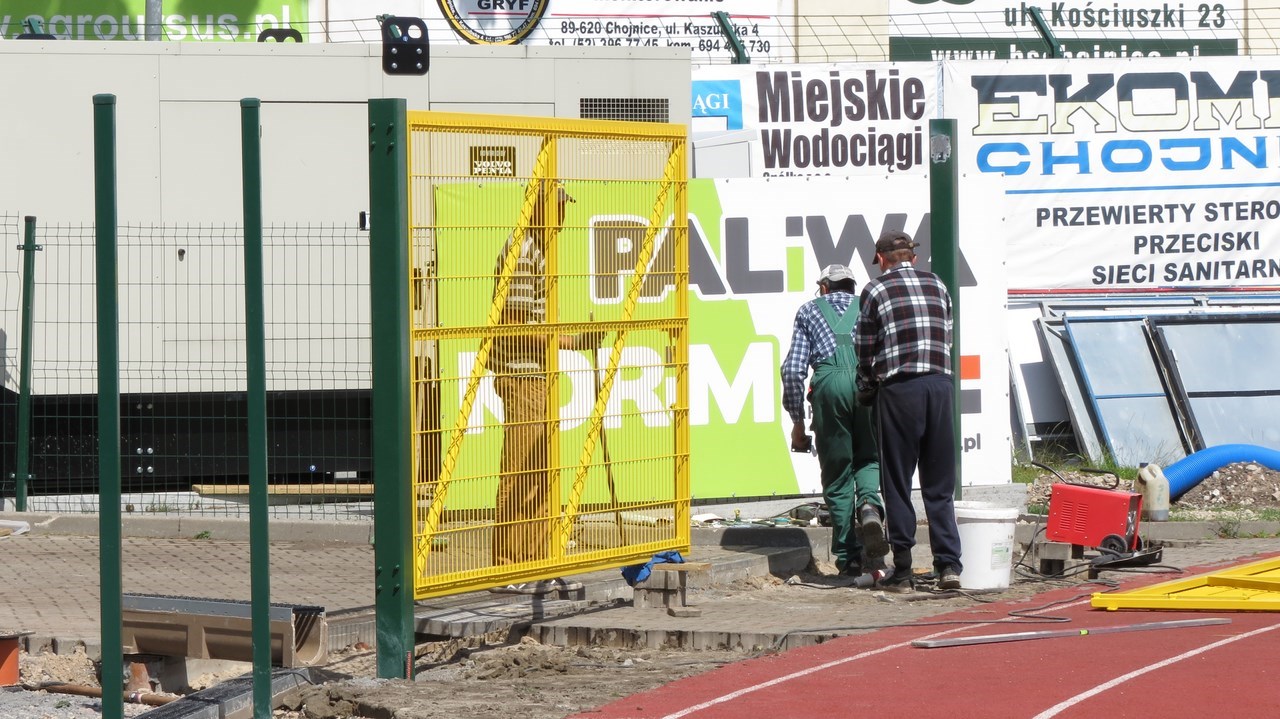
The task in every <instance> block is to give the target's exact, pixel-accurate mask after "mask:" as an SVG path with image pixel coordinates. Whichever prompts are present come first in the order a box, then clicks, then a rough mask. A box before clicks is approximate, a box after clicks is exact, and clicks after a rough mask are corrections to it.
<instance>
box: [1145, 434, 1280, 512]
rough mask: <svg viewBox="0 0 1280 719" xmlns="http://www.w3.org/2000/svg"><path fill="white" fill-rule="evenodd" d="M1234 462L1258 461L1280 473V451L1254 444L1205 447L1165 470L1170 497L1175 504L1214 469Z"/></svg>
mask: <svg viewBox="0 0 1280 719" xmlns="http://www.w3.org/2000/svg"><path fill="white" fill-rule="evenodd" d="M1235 462H1257V463H1258V464H1261V465H1264V466H1266V467H1267V468H1268V469H1274V470H1280V452H1277V451H1276V450H1274V449H1270V448H1267V447H1258V446H1256V445H1252V444H1220V445H1218V446H1217V447H1206V448H1205V449H1202V450H1200V451H1199V452H1196V453H1195V454H1192V455H1188V456H1187V457H1185V458H1183V459H1180V460H1178V461H1177V462H1174V463H1173V464H1171V465H1170V466H1168V467H1166V468H1165V470H1164V476H1165V478H1166V479H1168V480H1169V496H1170V497H1171V498H1172V499H1173V501H1175V502H1176V501H1178V500H1179V499H1181V498H1182V495H1184V494H1186V493H1187V492H1190V491H1191V489H1192V487H1195V486H1196V485H1197V484H1200V482H1202V481H1204V478H1205V477H1208V476H1209V475H1211V474H1213V473H1214V471H1215V470H1217V469H1219V468H1220V467H1225V466H1227V465H1228V464H1233V463H1235Z"/></svg>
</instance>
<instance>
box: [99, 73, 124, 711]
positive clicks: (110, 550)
mask: <svg viewBox="0 0 1280 719" xmlns="http://www.w3.org/2000/svg"><path fill="white" fill-rule="evenodd" d="M93 196H94V235H95V238H96V244H97V249H96V257H97V277H96V280H97V285H98V287H97V290H98V291H97V299H98V538H99V540H100V541H99V556H98V572H99V578H98V582H99V584H100V585H101V589H102V600H101V610H102V717H103V719H123V716H124V654H123V652H124V648H123V646H122V644H121V641H122V638H123V637H122V635H123V633H124V615H123V613H122V607H121V604H122V602H123V596H122V591H123V589H122V585H123V580H122V571H123V565H122V563H121V559H120V549H121V547H120V534H121V531H120V307H119V304H118V300H119V296H118V288H117V267H116V261H117V258H116V244H117V237H116V231H117V230H116V96H115V95H108V94H103V95H94V96H93Z"/></svg>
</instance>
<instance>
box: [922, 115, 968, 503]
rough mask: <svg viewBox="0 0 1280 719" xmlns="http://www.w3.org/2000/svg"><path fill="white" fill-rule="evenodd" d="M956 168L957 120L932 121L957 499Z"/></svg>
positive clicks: (933, 235) (933, 219)
mask: <svg viewBox="0 0 1280 719" xmlns="http://www.w3.org/2000/svg"><path fill="white" fill-rule="evenodd" d="M959 188H960V183H959V180H958V172H957V171H956V121H955V120H930V121H929V237H930V240H931V241H932V250H933V257H932V260H931V263H930V266H931V267H932V269H933V271H934V272H936V273H937V274H938V276H939V277H941V278H942V281H943V282H944V283H945V284H946V285H947V291H948V292H950V293H951V317H952V323H951V378H952V385H953V387H954V389H953V394H954V398H953V402H952V406H953V415H952V421H953V423H954V428H955V438H954V440H953V442H954V444H955V462H956V493H955V496H956V499H960V496H961V488H960V487H961V484H962V481H961V480H962V479H963V476H962V474H963V473H962V471H961V470H962V468H961V464H960V441H961V437H962V436H963V435H962V433H961V431H960V262H959V258H960V228H959V225H960V213H959V209H960V206H959V203H958V202H957V200H956V198H957V193H958V192H959Z"/></svg>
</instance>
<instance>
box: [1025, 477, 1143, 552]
mask: <svg viewBox="0 0 1280 719" xmlns="http://www.w3.org/2000/svg"><path fill="white" fill-rule="evenodd" d="M1141 517H1142V495H1141V494H1135V493H1134V492H1125V491H1121V490H1116V489H1103V488H1101V487H1090V486H1088V485H1083V484H1069V483H1059V484H1055V485H1053V486H1052V487H1050V488H1049V522H1048V525H1047V527H1046V528H1045V538H1046V539H1048V540H1049V541H1050V542H1063V543H1065V544H1075V545H1079V546H1082V547H1097V548H1099V549H1103V550H1106V551H1108V552H1111V553H1114V554H1123V553H1126V552H1134V551H1137V550H1138V549H1139V548H1140V547H1139V545H1140V544H1141V540H1140V539H1139V538H1138V522H1139V520H1140V519H1141Z"/></svg>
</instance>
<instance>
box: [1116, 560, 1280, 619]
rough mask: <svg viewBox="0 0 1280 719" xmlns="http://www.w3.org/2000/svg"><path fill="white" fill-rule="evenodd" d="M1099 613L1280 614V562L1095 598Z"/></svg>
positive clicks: (1218, 572)
mask: <svg viewBox="0 0 1280 719" xmlns="http://www.w3.org/2000/svg"><path fill="white" fill-rule="evenodd" d="M1091 603H1092V604H1093V606H1094V607H1096V608H1098V609H1109V610H1113V611H1114V610H1117V609H1176V610H1196V609H1201V610H1205V609H1207V610H1218V611H1221V610H1231V611H1254V612H1259V611H1260V612H1277V611H1280V558H1272V559H1264V560H1262V561H1258V562H1252V563H1249V564H1243V565H1240V566H1238V567H1232V568H1230V569H1220V570H1217V571H1214V572H1209V573H1206V574H1200V575H1197V576H1194V577H1187V578H1185V579H1176V580H1174V581H1171V582H1162V583H1160V584H1154V585H1152V586H1149V587H1141V588H1139V589H1132V590H1129V591H1126V592H1109V593H1100V594H1094V595H1093V599H1092V602H1091Z"/></svg>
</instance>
